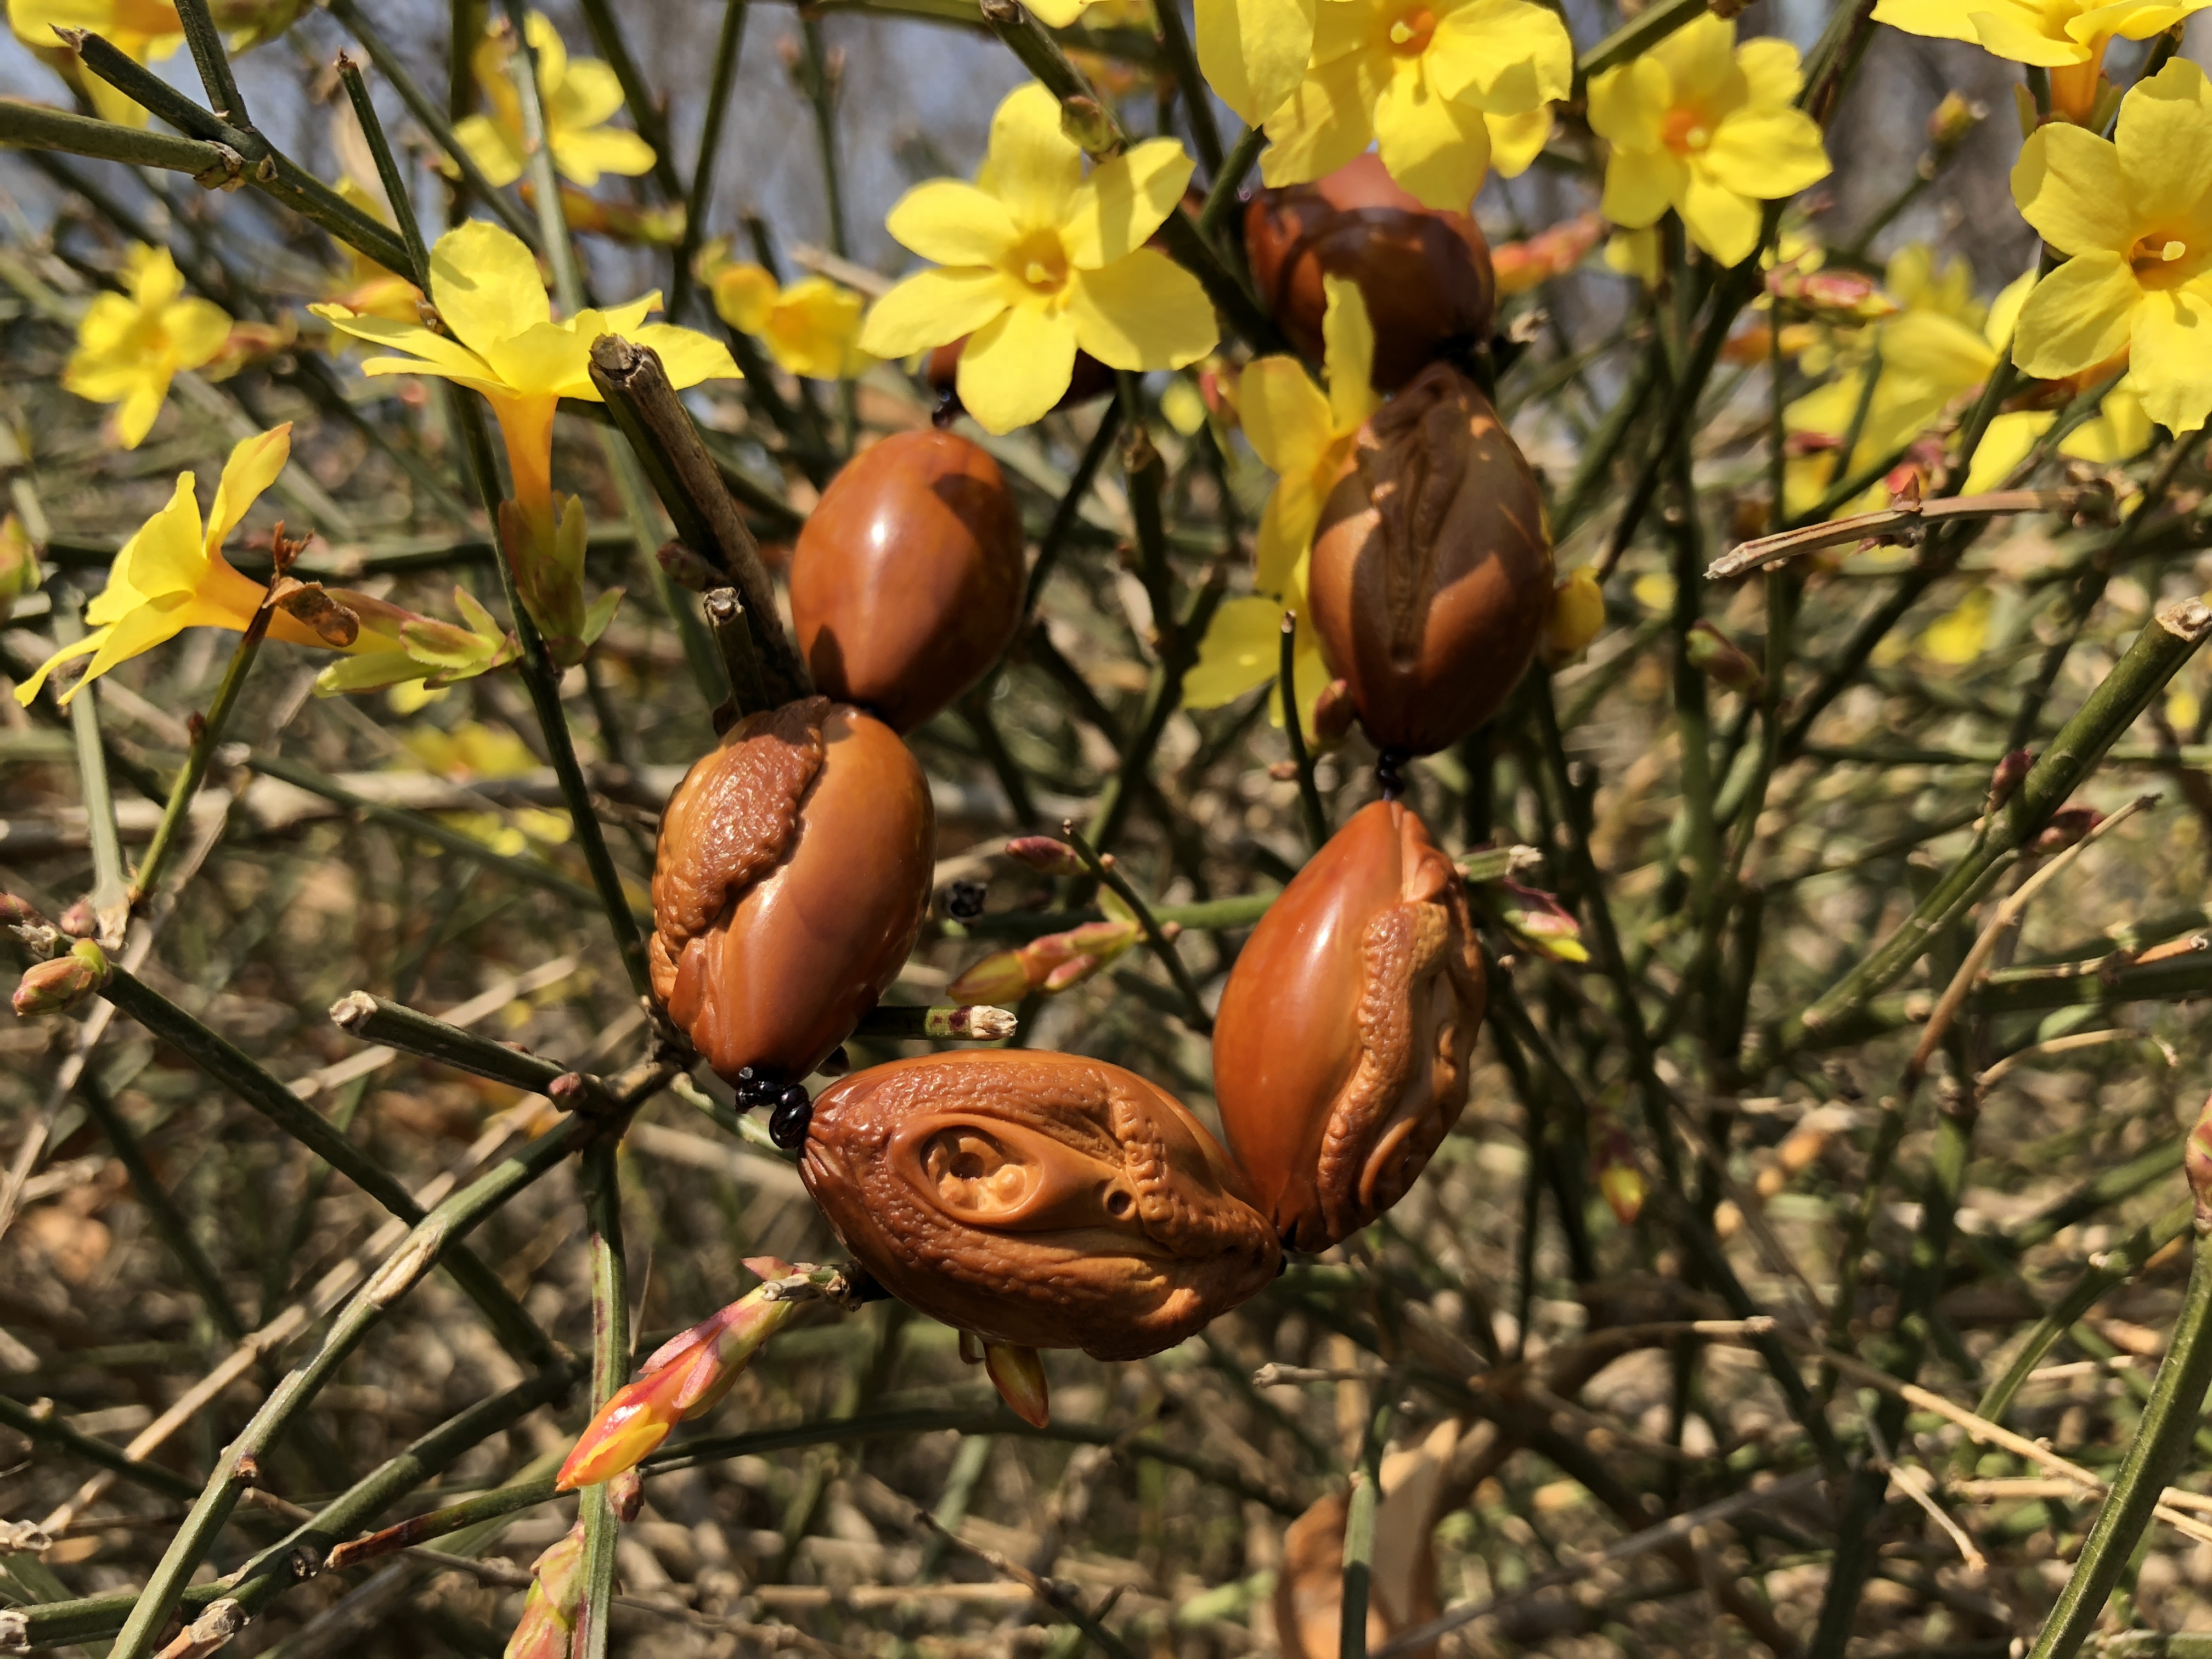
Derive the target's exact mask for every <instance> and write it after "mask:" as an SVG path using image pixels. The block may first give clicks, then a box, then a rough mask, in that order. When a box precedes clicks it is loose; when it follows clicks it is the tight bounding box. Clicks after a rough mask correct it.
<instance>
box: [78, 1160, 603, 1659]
mask: <svg viewBox="0 0 2212 1659" xmlns="http://www.w3.org/2000/svg"><path fill="white" fill-rule="evenodd" d="M585 1129H586V1125H585V1123H584V1121H583V1120H582V1119H580V1118H576V1117H570V1118H568V1119H567V1120H566V1121H563V1122H562V1123H561V1124H560V1125H559V1126H558V1127H556V1128H554V1129H552V1130H550V1131H549V1132H548V1133H545V1134H544V1135H541V1136H539V1137H538V1139H536V1140H535V1141H533V1142H532V1143H531V1144H530V1146H526V1147H525V1148H523V1149H522V1150H521V1151H520V1152H516V1153H515V1154H513V1156H512V1157H510V1158H507V1159H506V1160H505V1161H504V1162H502V1163H501V1164H499V1165H498V1166H497V1167H496V1168H495V1169H494V1170H491V1171H490V1172H489V1173H488V1174H486V1175H484V1176H481V1177H479V1178H478V1179H477V1181H476V1182H474V1183H472V1184H471V1185H470V1186H468V1187H466V1188H463V1189H462V1190H461V1191H459V1192H458V1193H455V1194H453V1196H452V1197H450V1198H448V1199H447V1200H446V1201H445V1202H444V1203H442V1204H441V1205H439V1206H438V1207H437V1208H436V1209H435V1210H432V1211H431V1212H429V1213H428V1214H427V1215H425V1214H423V1213H422V1212H421V1211H420V1210H419V1209H417V1210H416V1220H415V1225H414V1227H413V1229H412V1231H410V1233H409V1234H408V1236H407V1237H406V1239H405V1240H404V1242H403V1243H401V1244H400V1246H399V1248H398V1249H397V1250H395V1251H394V1252H393V1253H392V1255H390V1256H388V1257H387V1258H386V1260H385V1262H384V1265H383V1266H382V1267H379V1268H378V1269H377V1270H376V1272H375V1273H373V1274H371V1275H370V1276H369V1279H368V1283H367V1284H365V1285H362V1287H361V1289H360V1290H358V1291H356V1292H355V1293H354V1295H353V1297H351V1299H350V1300H349V1301H348V1302H347V1303H346V1304H345V1305H344V1306H343V1308H341V1309H340V1310H338V1312H337V1315H336V1316H334V1317H333V1318H332V1320H331V1324H330V1326H329V1328H328V1329H327V1330H325V1333H324V1334H323V1340H322V1341H321V1343H320V1344H319V1346H317V1348H316V1350H315V1352H314V1353H313V1355H311V1356H310V1357H309V1358H307V1360H306V1362H305V1363H303V1364H301V1365H300V1366H298V1367H297V1368H296V1369H295V1370H292V1371H291V1372H290V1373H289V1374H288V1375H287V1376H285V1377H284V1379H283V1382H281V1383H278V1384H277V1385H276V1389H274V1390H273V1391H272V1392H271V1393H270V1395H269V1397H268V1398H267V1399H266V1400H265V1401H263V1402H262V1404H261V1407H260V1409H259V1410H258V1411H257V1412H255V1413H254V1414H253V1417H252V1420H251V1421H250V1422H248V1423H247V1424H246V1428H245V1430H244V1431H243V1432H241V1433H240V1435H239V1437H237V1438H236V1439H235V1440H234V1441H232V1442H231V1443H230V1444H229V1445H228V1447H227V1448H225V1449H224V1451H223V1454H222V1459H221V1461H220V1462H218V1463H217V1464H216V1471H215V1474H213V1475H212V1476H211V1477H210V1479H209V1480H208V1484H207V1486H205V1487H204V1489H203V1490H202V1491H201V1492H200V1494H199V1497H198V1498H197V1500H196V1501H195V1502H194V1503H193V1504H192V1507H191V1513H190V1514H189V1515H187V1516H185V1521H184V1524H183V1525H182V1526H181V1527H179V1528H178V1530H177V1533H176V1535H175V1536H174V1537H173V1538H172V1539H171V1540H170V1541H169V1547H168V1548H167V1550H166V1551H164V1552H163V1553H162V1556H161V1562H160V1564H159V1565H156V1566H155V1569H154V1571H153V1573H152V1574H151V1575H150V1576H149V1578H148V1579H147V1581H146V1587H145V1588H144V1589H143V1590H141V1591H140V1592H139V1595H138V1599H137V1601H136V1602H135V1603H134V1604H133V1605H132V1607H131V1616H130V1617H129V1618H128V1619H126V1620H125V1621H124V1624H123V1628H122V1631H121V1632H119V1633H118V1636H117V1637H116V1639H115V1647H114V1650H113V1653H112V1656H111V1659H147V1656H149V1654H150V1653H151V1652H152V1651H153V1650H154V1647H155V1644H156V1643H157V1642H159V1641H160V1639H161V1632H162V1628H163V1626H165V1625H166V1624H167V1621H168V1618H169V1614H170V1613H171V1612H172V1611H173V1609H174V1608H175V1607H176V1606H177V1603H178V1601H179V1598H180V1597H181V1596H182V1595H183V1594H184V1591H185V1585H186V1584H187V1583H189V1582H190V1581H191V1577H192V1575H193V1573H194V1572H196V1571H197V1570H198V1568H199V1565H200V1563H201V1561H202V1560H204V1559H205V1558H206V1555H207V1553H208V1551H209V1549H210V1548H211V1547H213V1545H214V1543H215V1540H216V1534H217V1533H218V1532H219V1531H220V1530H221V1529H222V1523H223V1522H224V1521H225V1520H226V1519H227V1518H228V1516H229V1514H230V1511H231V1510H232V1508H233V1506H234V1505H235V1504H237V1502H238V1499H239V1496H240V1493H241V1492H244V1491H245V1489H246V1485H247V1483H248V1481H249V1480H251V1479H252V1478H253V1468H254V1466H255V1464H256V1463H258V1462H259V1460H261V1459H263V1458H264V1457H266V1456H267V1455H270V1453H271V1452H273V1451H274V1450H275V1449H276V1445H277V1443H278V1442H279V1441H280V1440H281V1439H282V1438H283V1435H284V1433H285V1431H287V1430H288V1429H289V1428H290V1427H291V1425H292V1423H293V1421H294V1420H295V1419H296V1418H297V1417H298V1416H299V1415H300V1413H301V1412H303V1411H304V1410H306V1408H307V1406H308V1405H309V1404H310V1403H311V1402H312V1401H313V1399H314V1397H315V1395H317V1394H318V1393H319V1392H320V1391H321V1389H322V1388H323V1386H324V1385H325V1383H328V1382H329V1381H330V1380H331V1376H333V1375H334V1374H335V1373H336V1372H337V1369H338V1367H339V1366H340V1365H341V1364H343V1363H344V1361H345V1359H346V1358H347V1357H348V1356H349V1355H350V1354H351V1353H352V1352H353V1351H354V1349H355V1348H356V1347H357V1346H360V1344H361V1341H362V1339H363V1338H364V1337H366V1336H367V1335H368V1333H369V1330H370V1328H372V1327H373V1326H374V1325H375V1324H376V1323H377V1322H379V1321H380V1320H381V1319H382V1318H383V1316H384V1315H385V1313H386V1310H389V1309H390V1308H391V1307H392V1305H393V1304H396V1303H397V1302H398V1300H399V1299H400V1298H401V1297H404V1295H405V1294H406V1293H407V1292H408V1291H410V1290H411V1289H413V1288H414V1286H415V1285H416V1284H417V1283H419V1282H420V1281H421V1280H422V1277H423V1275H424V1274H426V1273H428V1272H429V1271H430V1268H431V1267H432V1266H433V1265H434V1264H435V1263H436V1262H437V1261H438V1260H439V1258H440V1257H441V1255H446V1254H447V1253H448V1252H451V1253H452V1254H453V1256H454V1258H455V1261H459V1260H460V1259H461V1255H462V1247H461V1245H460V1243H459V1241H460V1239H461V1238H462V1237H463V1236H464V1235H465V1234H466V1233H467V1232H468V1231H469V1230H470V1229H471V1227H473V1226H475V1225H477V1223H478V1222H479V1221H481V1220H483V1218H484V1217H485V1216H486V1215H488V1214H489V1213H490V1212H491V1211H492V1210H494V1209H495V1208H497V1207H498V1206H500V1205H501V1204H504V1203H505V1202H506V1201H507V1200H508V1199H509V1198H511V1197H513V1194H514V1193H515V1192H517V1191H518V1190H520V1188H521V1187H523V1186H524V1185H526V1184H527V1183H528V1182H532V1181H534V1180H536V1179H537V1178H538V1176H541V1175H543V1174H544V1173H545V1171H546V1170H550V1169H551V1168H552V1167H553V1166H554V1165H555V1164H558V1163H560V1162H561V1161H562V1159H563V1158H566V1157H567V1156H568V1153H569V1152H570V1151H572V1150H573V1149H574V1144H575V1142H576V1140H577V1139H578V1137H579V1135H580V1133H583V1132H584V1130H585ZM341 1145H343V1143H341ZM348 1150H350V1149H348ZM332 1162H333V1163H335V1160H332ZM341 1167H342V1166H341ZM470 1259H471V1260H473V1258H472V1257H471V1258H470ZM497 1282H498V1281H497V1280H494V1281H493V1283H494V1284H496V1283H497ZM518 1311H519V1310H518ZM552 1360H553V1355H552V1353H551V1352H550V1348H546V1349H544V1351H543V1352H541V1353H540V1354H538V1355H537V1356H535V1357H533V1361H532V1363H533V1364H536V1366H537V1367H538V1369H540V1370H543V1369H544V1367H545V1366H547V1365H548V1364H551V1363H552Z"/></svg>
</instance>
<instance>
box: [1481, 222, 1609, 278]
mask: <svg viewBox="0 0 2212 1659" xmlns="http://www.w3.org/2000/svg"><path fill="white" fill-rule="evenodd" d="M1605 228H1606V227H1605V216H1604V215H1603V214H1601V213H1585V214H1583V215H1582V216H1580V217H1578V218H1574V219H1566V220H1563V221H1561V222H1559V223H1558V224H1556V225H1553V226H1552V227H1551V228H1548V229H1546V230H1540V231H1538V232H1537V233H1536V234H1534V236H1531V237H1529V238H1528V240H1525V241H1520V242H1506V243H1504V244H1502V245H1500V246H1498V247H1496V248H1493V249H1492V250H1491V255H1490V262H1491V264H1492V267H1493V268H1495V270H1497V273H1498V295H1499V296H1500V297H1501V298H1502V297H1504V295H1509V294H1525V293H1527V292H1528V290H1529V289H1532V288H1536V287H1539V286H1541V284H1543V283H1547V282H1549V281H1551V279H1552V278H1553V277H1554V276H1565V275H1566V274H1567V273H1568V272H1569V271H1571V270H1573V269H1574V268H1575V267H1576V266H1577V265H1578V264H1582V262H1583V260H1584V259H1585V258H1589V251H1590V250H1591V249H1592V248H1594V247H1595V246H1597V245H1598V244H1599V243H1600V242H1601V241H1603V240H1605Z"/></svg>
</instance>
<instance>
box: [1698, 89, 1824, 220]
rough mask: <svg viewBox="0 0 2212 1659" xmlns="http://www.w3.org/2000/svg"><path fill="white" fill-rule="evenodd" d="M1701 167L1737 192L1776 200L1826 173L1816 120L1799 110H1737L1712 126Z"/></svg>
mask: <svg viewBox="0 0 2212 1659" xmlns="http://www.w3.org/2000/svg"><path fill="white" fill-rule="evenodd" d="M1705 168H1706V170H1707V171H1708V172H1710V173H1711V175H1712V178H1713V180H1714V182H1715V183H1717V184H1719V185H1724V186H1725V187H1726V188H1728V189H1729V190H1732V191H1735V193H1736V194H1737V195H1739V196H1747V197H1752V198H1753V199H1754V200H1760V201H1770V202H1771V201H1778V200H1779V199H1781V198H1782V197H1785V196H1795V195H1796V193H1797V192H1798V191H1801V190H1808V189H1810V188H1811V187H1812V186H1813V185H1816V184H1818V183H1820V180H1821V179H1825V178H1826V177H1827V176H1828V173H1829V171H1830V168H1829V166H1828V153H1827V151H1826V149H1822V148H1821V144H1820V124H1819V123H1818V122H1816V121H1814V119H1813V118H1812V117H1811V116H1809V115H1808V114H1806V113H1805V112H1804V111H1802V110H1799V109H1759V108H1754V107H1747V108H1744V109H1739V110H1735V111H1732V112H1729V114H1727V115H1724V116H1723V117H1722V118H1721V120H1720V124H1719V125H1717V127H1715V128H1714V129H1713V137H1712V143H1711V145H1710V146H1709V147H1708V148H1707V149H1706V150H1705Z"/></svg>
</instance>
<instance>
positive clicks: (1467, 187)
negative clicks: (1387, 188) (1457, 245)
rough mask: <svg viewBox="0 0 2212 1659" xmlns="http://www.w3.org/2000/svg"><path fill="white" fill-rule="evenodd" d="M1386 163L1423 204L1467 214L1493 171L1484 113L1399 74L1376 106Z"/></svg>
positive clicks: (1417, 78) (1377, 132)
mask: <svg viewBox="0 0 2212 1659" xmlns="http://www.w3.org/2000/svg"><path fill="white" fill-rule="evenodd" d="M1375 136H1376V138H1377V139H1378V140H1380V141H1381V142H1380V148H1381V149H1382V152H1383V166H1384V167H1388V168H1389V171H1390V176H1391V177H1392V178H1393V179H1396V180H1397V181H1398V183H1399V184H1400V185H1403V186H1404V187H1405V189H1406V190H1407V191H1409V192H1410V193H1412V194H1413V196H1414V197H1417V198H1418V199H1419V202H1420V204H1421V205H1422V206H1424V207H1429V208H1446V209H1451V210H1456V211H1460V212H1464V211H1466V210H1467V208H1468V204H1470V203H1472V202H1473V201H1474V193H1475V191H1478V190H1480V189H1481V188H1482V176H1483V174H1484V173H1487V172H1489V171H1490V129H1489V128H1488V127H1487V126H1486V125H1484V124H1483V119H1482V112H1481V111H1480V109H1477V108H1475V107H1474V106H1472V105H1469V104H1462V103H1456V102H1454V101H1453V100H1451V99H1449V98H1446V97H1444V96H1443V95H1442V94H1439V93H1438V92H1437V90H1436V88H1433V87H1431V86H1430V85H1429V84H1428V83H1427V82H1426V81H1425V78H1424V77H1423V76H1420V75H1419V74H1418V73H1412V74H1408V73H1403V72H1401V73H1400V74H1398V75H1396V76H1393V77H1392V79H1391V82H1390V86H1389V89H1388V90H1386V91H1385V92H1384V93H1383V96H1382V97H1381V98H1380V99H1378V100H1376V105H1375Z"/></svg>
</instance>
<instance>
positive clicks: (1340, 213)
mask: <svg viewBox="0 0 2212 1659" xmlns="http://www.w3.org/2000/svg"><path fill="white" fill-rule="evenodd" d="M1244 251H1245V252H1246V254H1247V255H1248V256H1249V258H1250V260H1251V264H1252V281H1253V283H1254V284H1255V286H1257V288H1258V289H1259V290H1260V298H1261V302H1262V303H1263V304H1265V305H1266V306H1267V309H1268V310H1269V312H1270V313H1273V316H1274V319H1275V320H1276V322H1277V323H1279V324H1280V325H1281V326H1282V330H1283V332H1284V333H1285V335H1287V336H1288V337H1290V341H1291V344H1292V345H1294V346H1296V347H1297V349H1298V351H1299V352H1300V354H1301V355H1303V356H1305V357H1306V358H1308V359H1310V361H1312V362H1320V361H1321V356H1322V332H1321V324H1322V311H1323V310H1324V309H1325V307H1326V304H1327V298H1326V296H1325V295H1323V293H1322V277H1323V276H1348V277H1350V278H1351V279H1352V281H1353V282H1355V283H1358V285H1359V293H1360V296H1361V297H1362V298H1363V299H1364V300H1365V301H1367V314H1368V319H1369V320H1370V322H1371V323H1372V324H1373V325H1374V327H1375V366H1374V371H1373V374H1372V376H1371V378H1372V380H1374V383H1375V388H1376V391H1378V392H1392V391H1395V390H1396V389H1397V388H1398V387H1400V386H1403V385H1405V383H1406V382H1407V381H1408V380H1412V379H1413V376H1414V375H1416V374H1419V373H1420V372H1421V370H1422V369H1423V368H1426V367H1427V366H1428V365H1429V364H1431V363H1432V362H1435V361H1436V360H1437V358H1438V357H1440V356H1444V355H1445V354H1446V353H1448V352H1453V351H1462V352H1463V351H1467V350H1470V349H1474V348H1475V347H1477V346H1480V345H1482V344H1485V343H1487V342H1488V340H1489V338H1490V325H1491V319H1492V313H1493V312H1494V311H1495V309H1496V307H1497V294H1498V283H1497V278H1496V277H1495V276H1493V275H1492V271H1491V266H1490V245H1489V244H1488V243H1487V242H1486V241H1485V240H1483V235H1482V232H1481V230H1480V228H1479V227H1478V226H1477V225H1476V224H1475V222H1474V220H1473V219H1471V218H1469V217H1468V216H1467V215H1466V214H1464V213H1450V212H1441V211H1438V210H1436V209H1433V208H1425V207H1423V206H1422V205H1421V204H1420V203H1419V201H1417V200H1415V199H1414V197H1412V196H1410V195H1408V194H1407V192H1406V191H1403V190H1401V189H1400V188H1399V186H1398V185H1397V184H1396V182H1395V181H1394V180H1393V179H1391V177H1390V175H1389V173H1388V172H1387V171H1385V170H1384V168H1383V158H1382V157H1381V156H1379V155H1374V154H1373V153H1371V152H1370V153H1369V154H1367V155H1361V156H1358V157H1357V158H1356V159H1354V160H1352V161H1347V162H1346V163H1345V165H1344V166H1342V167H1339V168H1338V169H1337V170H1336V171H1335V172H1334V173H1330V174H1329V175H1328V177H1327V178H1325V179H1316V180H1315V181H1314V182H1313V183H1311V184H1307V185H1283V186H1281V187H1280V188H1278V189H1275V190H1262V191H1255V193H1254V195H1253V197H1252V200H1251V201H1250V203H1249V204H1248V205H1247V206H1246V207H1245V210H1244Z"/></svg>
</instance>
